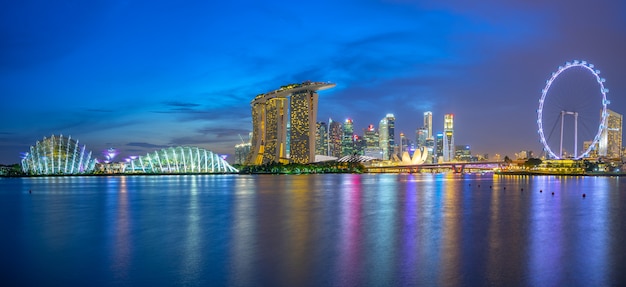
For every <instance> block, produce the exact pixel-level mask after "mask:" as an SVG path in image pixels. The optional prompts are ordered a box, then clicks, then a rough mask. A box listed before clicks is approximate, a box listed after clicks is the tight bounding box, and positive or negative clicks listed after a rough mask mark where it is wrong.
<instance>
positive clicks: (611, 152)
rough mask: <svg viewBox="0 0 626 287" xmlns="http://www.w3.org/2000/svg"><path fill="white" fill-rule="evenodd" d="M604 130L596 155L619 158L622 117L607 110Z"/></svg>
mask: <svg viewBox="0 0 626 287" xmlns="http://www.w3.org/2000/svg"><path fill="white" fill-rule="evenodd" d="M606 112H607V117H606V124H605V128H604V129H603V130H602V134H601V135H600V141H599V142H598V155H599V156H605V157H608V158H620V157H621V156H622V155H621V152H622V115H621V114H618V113H616V112H614V111H612V110H609V109H607V110H606Z"/></svg>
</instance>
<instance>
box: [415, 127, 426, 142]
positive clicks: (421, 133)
mask: <svg viewBox="0 0 626 287" xmlns="http://www.w3.org/2000/svg"><path fill="white" fill-rule="evenodd" d="M428 137H429V135H428V128H426V127H421V128H418V129H417V131H416V132H415V142H416V143H417V147H426V142H427V141H428Z"/></svg>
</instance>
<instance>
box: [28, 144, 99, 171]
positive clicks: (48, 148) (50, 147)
mask: <svg viewBox="0 0 626 287" xmlns="http://www.w3.org/2000/svg"><path fill="white" fill-rule="evenodd" d="M21 165H22V171H23V172H25V173H27V174H33V175H60V174H84V173H91V172H93V170H94V168H95V165H96V160H95V159H92V158H91V152H88V151H86V148H85V146H84V145H79V143H78V140H73V139H72V137H71V136H69V137H63V135H60V136H54V135H52V136H51V137H49V138H45V137H44V138H43V139H42V140H41V141H38V142H37V143H35V145H34V146H31V147H30V150H29V151H28V152H26V153H24V157H23V158H22V162H21Z"/></svg>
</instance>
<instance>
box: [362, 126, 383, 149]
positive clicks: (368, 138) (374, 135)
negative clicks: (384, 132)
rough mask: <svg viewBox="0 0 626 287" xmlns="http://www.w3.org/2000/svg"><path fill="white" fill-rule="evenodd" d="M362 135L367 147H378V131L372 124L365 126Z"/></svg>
mask: <svg viewBox="0 0 626 287" xmlns="http://www.w3.org/2000/svg"><path fill="white" fill-rule="evenodd" d="M363 137H364V138H365V142H366V146H367V147H379V144H378V132H376V129H375V128H374V125H372V124H370V125H369V126H368V127H367V128H365V129H363Z"/></svg>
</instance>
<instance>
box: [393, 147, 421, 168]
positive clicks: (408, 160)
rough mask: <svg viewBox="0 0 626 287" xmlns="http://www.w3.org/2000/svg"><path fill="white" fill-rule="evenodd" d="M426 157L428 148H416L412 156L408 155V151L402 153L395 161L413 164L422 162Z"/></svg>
mask: <svg viewBox="0 0 626 287" xmlns="http://www.w3.org/2000/svg"><path fill="white" fill-rule="evenodd" d="M427 159H428V150H427V149H423V150H422V149H416V150H415V152H414V153H413V157H411V156H409V153H408V152H406V151H405V152H403V153H402V159H399V160H397V161H399V162H400V164H402V165H415V164H423V163H424V162H426V160H427Z"/></svg>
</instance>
